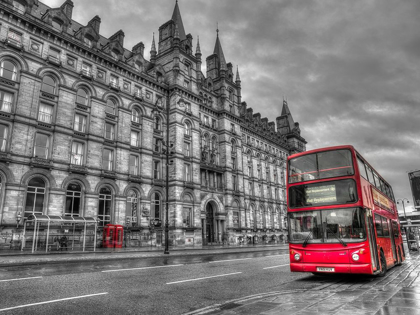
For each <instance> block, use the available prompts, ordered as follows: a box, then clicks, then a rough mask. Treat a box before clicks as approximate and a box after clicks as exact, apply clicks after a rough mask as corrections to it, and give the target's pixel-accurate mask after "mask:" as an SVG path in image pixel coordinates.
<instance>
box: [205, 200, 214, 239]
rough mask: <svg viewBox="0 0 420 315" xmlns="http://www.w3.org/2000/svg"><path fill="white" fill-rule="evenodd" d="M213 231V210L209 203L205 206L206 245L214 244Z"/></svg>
mask: <svg viewBox="0 0 420 315" xmlns="http://www.w3.org/2000/svg"><path fill="white" fill-rule="evenodd" d="M214 234H215V230H214V209H213V206H212V205H211V203H210V202H209V203H207V206H206V243H207V244H212V243H214V242H215V237H214Z"/></svg>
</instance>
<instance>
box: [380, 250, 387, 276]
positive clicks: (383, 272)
mask: <svg viewBox="0 0 420 315" xmlns="http://www.w3.org/2000/svg"><path fill="white" fill-rule="evenodd" d="M387 271H388V270H387V268H386V259H385V255H384V253H383V252H382V251H381V272H380V273H378V276H379V277H384V276H385V275H386V272H387Z"/></svg>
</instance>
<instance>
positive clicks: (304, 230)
mask: <svg viewBox="0 0 420 315" xmlns="http://www.w3.org/2000/svg"><path fill="white" fill-rule="evenodd" d="M288 217H289V236H290V243H308V244H311V243H317V244H319V243H341V242H342V241H344V242H346V243H351V242H360V241H362V240H364V239H366V229H365V224H364V218H363V210H362V209H361V208H342V209H333V210H321V211H320V210H317V211H299V212H290V213H289V214H288Z"/></svg>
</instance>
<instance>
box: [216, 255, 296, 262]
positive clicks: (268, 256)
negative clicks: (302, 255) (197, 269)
mask: <svg viewBox="0 0 420 315" xmlns="http://www.w3.org/2000/svg"><path fill="white" fill-rule="evenodd" d="M279 256H289V254H285V255H268V256H262V257H249V258H238V259H226V260H214V261H209V264H212V263H218V262H225V261H237V260H247V259H261V258H267V257H279Z"/></svg>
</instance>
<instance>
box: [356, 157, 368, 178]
mask: <svg viewBox="0 0 420 315" xmlns="http://www.w3.org/2000/svg"><path fill="white" fill-rule="evenodd" d="M357 166H358V167H359V173H360V176H362V177H363V178H365V179H367V180H369V178H368V177H367V175H366V169H365V163H364V162H363V161H362V160H361V159H360V158H359V157H357Z"/></svg>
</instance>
